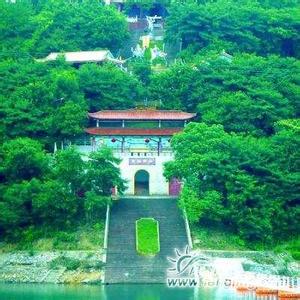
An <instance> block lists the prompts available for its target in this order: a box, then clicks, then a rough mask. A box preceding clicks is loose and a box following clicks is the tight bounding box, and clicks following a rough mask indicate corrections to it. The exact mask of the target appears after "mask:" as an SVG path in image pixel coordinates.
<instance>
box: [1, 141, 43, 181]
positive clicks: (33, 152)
mask: <svg viewBox="0 0 300 300" xmlns="http://www.w3.org/2000/svg"><path fill="white" fill-rule="evenodd" d="M1 156H2V164H1V165H2V167H1V171H2V172H3V174H4V176H5V178H6V179H7V180H9V181H12V182H17V181H22V180H30V179H32V178H33V177H42V176H43V175H44V174H45V173H46V172H47V169H48V158H47V157H46V155H45V153H44V150H43V149H42V145H41V144H40V143H39V142H37V141H35V140H32V139H29V138H18V139H15V140H11V141H8V142H6V143H4V144H3V147H2V153H1Z"/></svg>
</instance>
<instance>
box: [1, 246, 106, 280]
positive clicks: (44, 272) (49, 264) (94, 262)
mask: <svg viewBox="0 0 300 300" xmlns="http://www.w3.org/2000/svg"><path fill="white" fill-rule="evenodd" d="M103 261H104V253H103V252H102V251H47V252H34V253H32V252H28V251H17V252H13V253H0V282H9V283H64V284H67V283H70V284H75V283H78V284H101V283H102V282H103V278H104V276H103V275H104V272H103V267H104V262H103Z"/></svg>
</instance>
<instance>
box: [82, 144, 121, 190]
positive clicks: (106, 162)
mask: <svg viewBox="0 0 300 300" xmlns="http://www.w3.org/2000/svg"><path fill="white" fill-rule="evenodd" d="M120 162H121V161H120V160H119V159H118V158H116V157H115V156H114V155H113V153H112V151H111V149H109V148H102V149H100V150H99V151H97V152H92V153H91V154H90V155H89V161H88V165H87V169H86V173H85V186H86V190H89V191H93V192H94V193H96V194H97V195H103V196H108V195H110V194H111V188H113V187H115V186H117V187H118V191H119V192H122V191H124V181H123V180H122V179H121V176H120V169H119V168H118V165H119V164H120Z"/></svg>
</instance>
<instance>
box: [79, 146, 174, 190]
mask: <svg viewBox="0 0 300 300" xmlns="http://www.w3.org/2000/svg"><path fill="white" fill-rule="evenodd" d="M77 149H78V150H79V151H80V152H81V153H82V157H83V159H88V158H87V156H88V154H89V153H90V152H91V151H93V150H95V149H94V148H93V147H92V146H77ZM114 155H115V156H117V157H118V158H120V159H121V160H122V161H121V164H120V166H119V167H120V170H121V176H122V178H123V179H125V180H126V181H127V187H128V188H127V190H126V191H125V193H124V194H125V195H134V176H135V173H136V172H137V171H139V170H145V171H147V172H148V173H149V194H150V195H169V182H168V181H167V180H166V178H165V177H164V176H163V171H164V163H165V162H167V161H170V160H173V154H172V152H171V151H163V152H162V153H160V155H159V156H158V155H157V152H155V151H153V152H149V151H146V152H129V151H126V152H125V153H121V152H119V151H114ZM145 158H146V159H152V160H153V159H154V160H155V164H154V165H147V164H141V165H130V164H129V160H130V159H145Z"/></svg>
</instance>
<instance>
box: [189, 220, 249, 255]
mask: <svg viewBox="0 0 300 300" xmlns="http://www.w3.org/2000/svg"><path fill="white" fill-rule="evenodd" d="M191 232H192V237H193V242H194V247H195V248H201V249H213V250H228V251H232V250H251V249H249V247H248V246H247V245H246V243H245V241H243V240H242V239H241V238H240V237H239V236H238V235H236V234H234V233H232V232H231V231H229V230H226V228H225V229H224V228H215V227H205V226H203V225H201V226H197V225H192V226H191Z"/></svg>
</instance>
